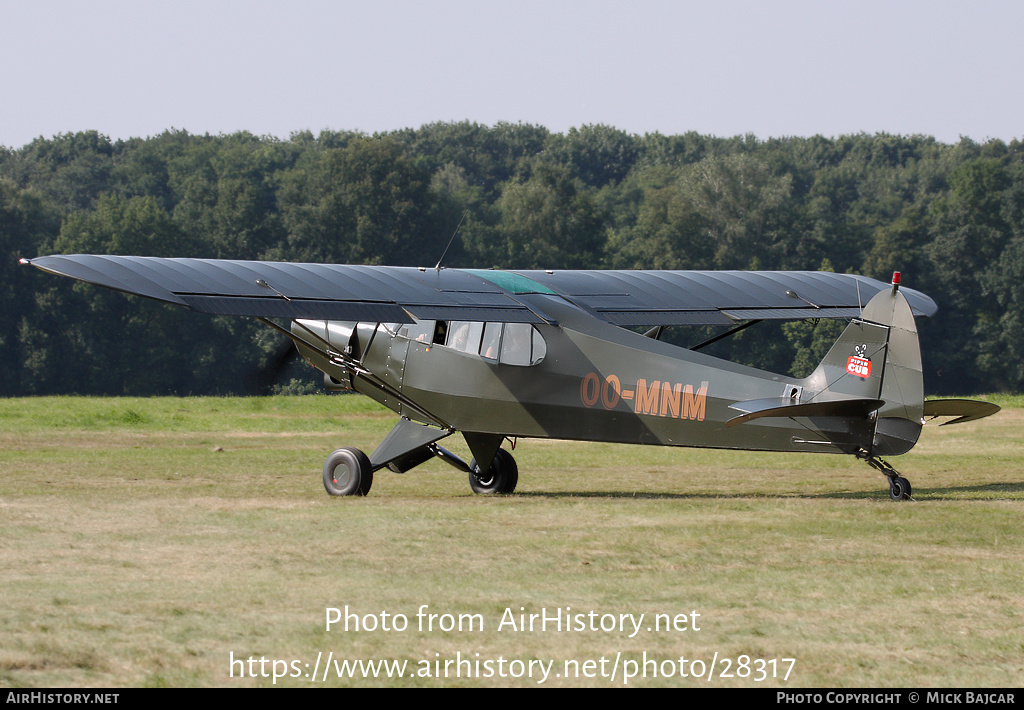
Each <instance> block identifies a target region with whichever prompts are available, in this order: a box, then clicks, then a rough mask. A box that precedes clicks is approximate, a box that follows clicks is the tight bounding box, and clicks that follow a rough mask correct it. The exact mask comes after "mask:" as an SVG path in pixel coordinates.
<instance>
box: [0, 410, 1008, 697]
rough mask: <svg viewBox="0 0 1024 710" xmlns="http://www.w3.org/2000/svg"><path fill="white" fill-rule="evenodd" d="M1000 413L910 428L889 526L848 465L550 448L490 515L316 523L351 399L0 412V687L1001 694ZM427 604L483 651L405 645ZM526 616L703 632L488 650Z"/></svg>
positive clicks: (333, 515) (416, 500)
mask: <svg viewBox="0 0 1024 710" xmlns="http://www.w3.org/2000/svg"><path fill="white" fill-rule="evenodd" d="M995 401H997V402H998V403H1000V404H1002V405H1003V406H1004V407H1006V408H1005V409H1004V411H1003V412H1001V413H999V414H998V415H996V416H995V417H992V418H990V419H987V420H983V421H980V422H976V423H970V424H966V425H961V426H955V427H942V428H938V427H935V428H932V427H928V428H926V431H925V434H924V436H923V438H922V441H921V443H920V444H919V445H918V447H917V448H915V450H914V451H913V452H911V453H910V454H908V455H906V456H903V457H900V458H899V459H895V460H894V461H893V463H894V464H895V465H896V466H897V468H899V469H900V470H901V472H903V473H904V475H905V476H907V477H908V478H909V479H910V480H911V481H912V482H913V484H914V493H915V498H916V501H914V502H909V503H902V504H895V503H892V502H891V501H890V500H889V498H888V494H887V491H886V489H885V484H884V480H883V479H882V477H881V476H879V475H878V474H876V473H875V472H873V471H872V470H871V469H869V468H868V467H867V466H865V465H864V464H863V463H860V462H857V461H855V460H853V459H852V458H847V457H834V456H813V455H772V454H752V453H746V452H714V451H700V450H680V449H663V448H648V447H632V446H613V445H602V444H577V443H570V442H553V441H521V442H519V445H518V447H517V448H516V450H515V452H514V453H515V456H516V459H517V461H518V463H519V468H520V485H519V488H518V490H517V493H516V494H515V495H512V496H506V497H497V498H486V497H476V496H473V495H472V494H471V493H470V491H469V487H468V485H467V482H466V480H465V475H464V474H461V473H458V472H457V471H455V469H452V468H450V467H448V466H446V465H445V464H443V463H441V462H431V463H428V464H426V465H424V466H422V467H420V468H418V469H416V470H415V471H413V472H411V473H409V474H406V475H394V474H391V473H389V472H386V471H383V472H379V473H378V474H377V478H376V480H375V483H374V487H373V491H372V492H371V494H370V496H369V497H367V498H365V499H336V498H330V497H328V496H327V495H325V494H324V492H323V489H322V487H321V483H320V469H321V466H322V464H323V460H324V458H325V457H326V455H327V454H328V453H329V452H330V451H331V450H332V449H334V448H336V447H338V446H341V445H352V446H359V447H361V448H364V449H366V450H368V451H369V450H372V449H373V447H374V446H375V445H376V444H377V443H378V442H379V441H380V440H381V438H383V436H384V435H385V434H386V432H387V430H388V429H389V428H390V426H391V425H392V423H393V419H394V417H393V415H391V414H390V413H388V412H386V411H383V410H381V409H380V408H379V407H377V406H376V405H373V404H372V403H370V402H367V401H366V400H365V399H363V398H361V397H357V396H349V397H327V396H310V397H277V398H265V399H247V398H239V399H216V398H210V399H176V398H165V399H92V398H42V399H10V400H0V471H2V475H0V519H2V520H3V525H2V526H0V564H2V569H3V570H4V581H3V584H2V585H0V609H2V611H0V684H6V685H9V686H143V685H151V686H152V685H156V686H166V685H189V686H192V685H198V686H207V685H223V686H249V685H271V684H272V679H271V678H269V677H267V678H261V677H257V678H250V677H246V678H240V677H238V672H237V671H238V666H236V667H235V671H236V672H235V675H234V677H232V675H231V666H230V664H229V659H230V658H231V654H234V658H236V659H239V658H243V659H247V658H249V657H253V658H255V659H260V658H266V659H268V660H270V659H282V660H288V661H289V662H290V661H292V660H293V659H294V660H298V661H300V662H301V663H307V662H308V663H309V664H310V669H309V670H311V669H312V666H313V664H314V663H315V661H316V659H317V654H318V653H319V652H322V653H323V658H326V657H327V654H328V653H330V652H333V653H334V657H335V658H337V657H339V656H340V657H346V658H361V659H372V658H383V659H404V660H407V661H408V662H409V663H410V668H411V669H417V668H419V666H418V664H419V663H420V662H422V661H427V662H429V663H430V664H433V662H434V661H435V660H442V661H443V660H445V659H454V658H455V657H456V654H457V653H460V654H461V656H462V658H471V659H474V660H476V659H479V660H485V659H497V658H498V657H499V656H501V657H503V658H505V659H506V660H510V659H523V660H528V659H541V660H545V661H547V660H554V662H555V665H554V670H553V671H552V675H553V674H554V673H556V672H560V671H561V670H562V669H563V668H564V662H565V661H567V660H569V661H572V660H579V661H581V662H582V661H586V660H588V659H594V660H597V659H600V658H601V657H605V658H608V659H609V661H608V665H607V667H608V669H609V670H610V668H611V662H612V660H614V659H615V657H616V654H621V656H620V658H626V659H642V658H643V653H644V652H646V653H647V657H648V658H656V659H658V660H659V661H660V660H664V659H675V660H678V659H679V657H680V656H683V657H685V658H687V659H688V660H693V659H699V660H703V661H704V662H705V663H710V662H711V660H712V657H713V656H714V654H715V653H716V652H717V653H718V654H719V658H723V657H729V658H736V657H738V656H741V655H746V656H750V657H752V658H763V659H776V658H777V659H783V658H795V659H796V663H795V666H794V667H793V669H792V672H791V673H790V677H789V680H788V681H783V680H782V679H781V678H775V679H771V678H768V679H766V680H764V681H762V682H760V683H757V682H755V681H754V680H753V678H751V677H748V678H742V677H732V678H719V677H716V678H715V679H714V680H713V681H712V682H711V685H712V686H737V685H738V686H752V687H753V686H758V685H771V686H783V687H785V686H789V687H806V686H843V687H864V686H877V687H882V686H889V687H894V686H901V687H911V686H912V687H925V686H929V687H930V686H985V687H996V686H1020V685H1021V684H1022V674H1024V671H1022V666H1024V631H1022V628H1024V627H1022V623H1021V622H1022V615H1024V592H1022V591H1021V590H1022V588H1024V585H1022V581H1024V526H1022V525H1021V520H1022V517H1021V514H1022V512H1024V465H1022V464H1024V448H1022V446H1021V443H1022V441H1021V439H1022V437H1021V431H1022V426H1021V425H1022V423H1024V409H1021V406H1022V402H1021V401H1020V399H1019V398H1014V399H1009V398H1004V399H1002V400H1000V399H998V398H996V399H995ZM460 443H461V442H459V441H457V440H456V439H455V438H454V437H453V438H452V439H448V440H446V446H448V445H450V448H452V449H455V450H457V451H459V452H461V453H465V447H460V445H459V444H460ZM424 604H425V605H428V611H430V612H434V613H437V614H442V613H448V614H452V615H454V616H455V617H457V616H458V615H460V614H469V615H472V614H479V615H480V618H482V619H483V620H484V622H485V627H484V628H483V629H482V630H480V629H478V628H474V629H472V630H468V629H467V630H463V631H461V632H460V631H458V630H452V631H448V632H445V631H439V630H437V629H434V630H422V631H421V630H419V629H418V628H416V623H417V621H416V616H415V615H416V612H417V610H418V609H419V608H420V607H421V605H424ZM345 605H348V606H349V607H350V609H351V610H353V611H356V612H358V614H360V615H366V614H371V615H377V616H378V618H379V615H380V613H381V612H384V611H386V612H388V613H389V614H391V615H395V614H404V615H406V616H407V617H408V618H409V621H410V628H409V629H407V630H406V631H401V632H399V631H394V632H384V631H381V630H377V631H359V632H354V631H353V632H348V633H346V632H345V631H343V630H340V629H339V628H338V627H335V628H334V629H332V630H330V631H327V630H326V629H325V624H324V621H325V609H326V608H327V607H340V608H344V607H345ZM521 607H522V608H524V609H525V611H526V612H527V613H538V612H540V611H541V609H542V608H546V609H548V610H549V612H553V611H554V610H555V609H556V608H559V607H561V608H562V609H564V608H565V607H571V608H572V610H573V612H584V613H586V612H589V611H590V610H594V611H597V612H598V613H600V614H605V613H608V614H615V615H618V614H626V613H636V614H639V613H645V614H647V615H648V616H647V617H646V618H647V620H650V618H651V617H650V615H652V614H656V613H661V614H670V615H675V614H689V613H691V612H692V611H697V612H698V613H699V614H700V617H699V625H700V630H699V631H693V630H689V631H673V632H668V631H650V632H648V631H646V630H643V631H641V632H640V633H638V634H637V635H636V636H635V637H633V638H629V634H628V633H621V632H618V631H608V632H604V631H597V632H589V631H588V632H565V631H562V632H558V631H553V630H548V631H546V632H540V631H534V632H528V631H526V632H524V631H513V630H511V629H508V628H504V629H499V628H498V622H499V621H500V619H501V618H502V614H503V613H504V610H505V609H507V608H509V609H512V611H513V612H516V613H518V612H519V610H520V608H521ZM475 654H480V655H479V656H476V655H475ZM264 668H265V670H267V672H269V671H270V667H269V666H265V667H264ZM432 668H433V666H432ZM780 668H784V666H781V665H780ZM256 670H257V671H259V665H258V664H257V666H256ZM292 670H293V669H292V667H291V666H289V668H288V671H289V672H291V671H292ZM302 670H303V671H305V670H306V669H305V667H304V666H303V667H302ZM322 670H323V669H322V667H321V672H322ZM720 670H721V667H720ZM735 670H736V669H735V667H734V668H733V671H735ZM277 684H278V685H303V686H305V685H310V684H311V681H310V680H308V679H307V678H305V677H304V676H303V677H298V678H283V679H280V680H278V681H277ZM318 684H323V683H322V682H321V683H318ZM327 684H328V685H535V684H536V678H534V679H530V678H522V679H514V678H497V677H494V678H484V679H466V678H461V679H456V678H448V679H443V678H442V679H436V678H416V677H411V678H410V677H407V678H403V679H401V680H397V679H392V680H384V679H378V680H376V681H373V680H343V679H338V678H334V677H329V678H328V681H327ZM547 684H548V685H591V686H598V687H604V686H608V685H611V684H612V683H611V682H610V681H609V680H608V679H607V678H601V677H596V678H590V679H588V678H579V679H566V678H554V677H551V678H549V679H548V681H547ZM621 684H622V677H621V670H620V671H619V675H618V678H617V679H616V681H615V683H614V685H621ZM631 684H634V685H642V684H644V685H681V686H686V685H697V684H700V685H705V686H706V685H708V681H707V680H706V679H704V680H700V681H697V680H694V679H693V678H680V677H678V676H674V677H671V678H648V679H635V680H634V681H632V683H631Z"/></svg>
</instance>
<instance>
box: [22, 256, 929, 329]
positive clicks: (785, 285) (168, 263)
mask: <svg viewBox="0 0 1024 710" xmlns="http://www.w3.org/2000/svg"><path fill="white" fill-rule="evenodd" d="M22 262H23V263H27V264H31V265H33V266H36V267H38V268H40V269H43V270H44V271H48V272H51V273H56V274H61V275H63V276H69V277H71V278H75V279H79V280H81V281H86V282H88V283H93V284H97V285H100V286H106V287H108V288H113V289H117V290H119V291H125V292H127V293H132V294H136V295H139V296H146V297H148V298H153V299H156V300H159V301H164V302H167V303H173V304H176V305H179V306H186V307H188V308H191V309H192V310H196V311H200V312H204V313H215V314H220V315H238V316H260V317H265V318H266V317H285V318H309V319H313V320H346V321H372V322H400V323H406V322H410V321H411V320H412V319H413V318H415V319H418V320H431V319H444V320H474V321H495V322H526V323H542V322H545V321H546V320H547V318H546V317H545V316H544V313H543V310H542V305H539V302H538V299H530V298H526V299H524V296H527V295H532V294H542V295H546V296H555V297H558V296H560V297H562V298H565V299H567V300H569V301H571V302H573V303H575V304H576V305H578V306H579V307H581V308H583V309H585V310H587V311H589V312H591V313H592V314H593V315H595V316H596V317H598V318H601V319H603V320H606V321H608V322H610V323H614V324H616V325H693V324H704V325H716V324H720V325H730V324H733V323H735V322H737V321H745V320H756V319H785V320H801V319H808V318H844V319H846V318H853V317H856V316H858V315H859V314H860V311H861V306H862V304H866V303H867V302H868V301H869V300H871V297H872V296H874V295H875V294H876V293H878V292H879V291H881V290H884V289H887V288H890V286H889V284H885V283H882V282H880V281H876V280H874V279H870V278H868V277H866V276H854V275H849V274H834V273H830V272H815V271H625V270H618V271H557V270H556V271H487V270H476V269H440V270H437V269H432V268H414V267H396V266H346V265H338V264H297V263H283V262H269V261H235V260H224V259H165V258H158V257H135V256H106V255H90V254H75V255H56V256H43V257H38V258H35V259H22ZM901 291H902V293H903V294H904V295H905V296H906V298H907V300H908V302H909V303H910V306H911V308H912V309H913V311H914V315H916V316H930V315H932V314H933V313H935V311H936V310H937V307H936V305H935V302H934V301H932V299H930V298H929V297H928V296H926V295H924V294H922V293H920V292H918V291H914V290H913V289H908V288H903V289H901Z"/></svg>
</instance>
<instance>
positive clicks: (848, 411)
mask: <svg viewBox="0 0 1024 710" xmlns="http://www.w3.org/2000/svg"><path fill="white" fill-rule="evenodd" d="M883 404H885V401H884V400H881V399H865V398H861V397H853V398H849V399H837V400H830V401H823V402H803V403H801V402H799V401H797V400H793V399H790V398H789V397H769V398H767V399H753V400H750V401H749V402H737V403H736V404H733V405H730V406H729V408H730V409H736V410H739V411H741V412H745V413H744V414H741V415H740V416H738V417H733V418H732V419H730V420H729V421H727V422H726V423H725V425H726V426H728V427H732V426H736V425H737V424H743V423H744V422H749V421H751V420H753V419H761V418H762V417H866V416H867V415H868V414H870V413H871V412H874V411H876V410H877V409H879V408H880V407H881V406H882V405H883Z"/></svg>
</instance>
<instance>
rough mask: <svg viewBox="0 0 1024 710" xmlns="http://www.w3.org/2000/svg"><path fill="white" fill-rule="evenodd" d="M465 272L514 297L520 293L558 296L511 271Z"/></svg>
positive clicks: (541, 285) (480, 270)
mask: <svg viewBox="0 0 1024 710" xmlns="http://www.w3.org/2000/svg"><path fill="white" fill-rule="evenodd" d="M465 271H466V273H467V274H473V275H474V276H479V277H480V278H482V279H486V280H487V281H490V282H491V283H492V284H494V285H495V286H497V287H498V288H501V289H504V290H506V291H508V292H509V293H511V294H513V295H515V294H520V293H547V294H551V295H552V296H554V295H556V294H555V292H554V291H552V290H551V289H550V288H548V287H547V286H544V285H543V284H539V283H537V282H536V281H534V280H533V279H528V278H526V277H525V276H522V275H520V274H516V273H513V272H511V271H491V270H487V269H466V270H465Z"/></svg>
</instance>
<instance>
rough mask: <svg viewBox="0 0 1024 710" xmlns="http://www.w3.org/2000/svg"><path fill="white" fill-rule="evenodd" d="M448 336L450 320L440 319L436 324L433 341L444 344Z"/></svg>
mask: <svg viewBox="0 0 1024 710" xmlns="http://www.w3.org/2000/svg"><path fill="white" fill-rule="evenodd" d="M447 336H448V321H446V320H439V321H437V323H436V324H435V325H434V338H433V341H432V342H434V343H435V344H437V345H444V341H445V338H446V337H447Z"/></svg>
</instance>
